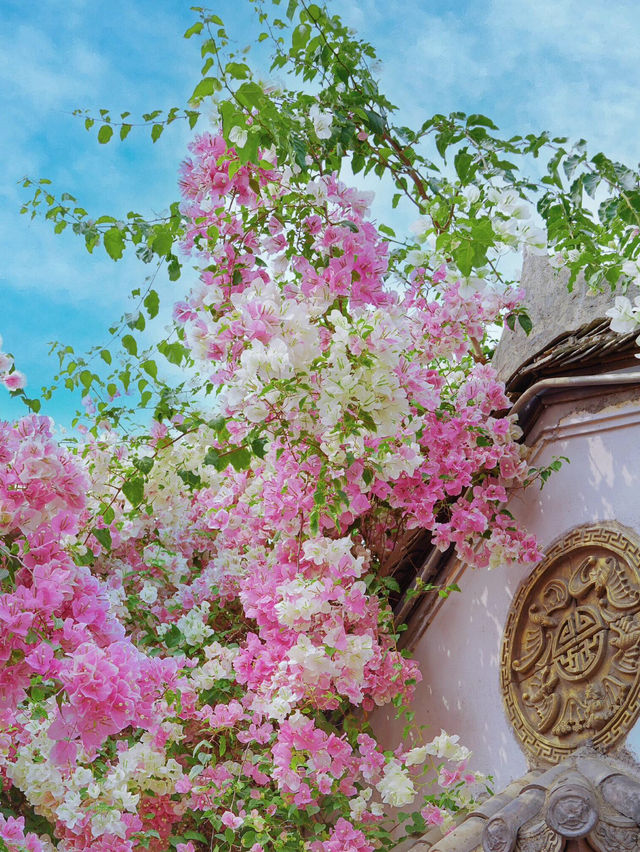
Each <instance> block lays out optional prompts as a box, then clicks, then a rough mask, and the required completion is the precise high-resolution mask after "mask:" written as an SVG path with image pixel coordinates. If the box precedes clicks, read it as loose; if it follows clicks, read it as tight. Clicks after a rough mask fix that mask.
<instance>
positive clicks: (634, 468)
mask: <svg viewBox="0 0 640 852" xmlns="http://www.w3.org/2000/svg"><path fill="white" fill-rule="evenodd" d="M613 399H614V398H613V397H612V398H610V403H611V400H613ZM603 402H604V401H600V402H599V403H597V404H594V400H593V399H591V400H589V401H588V402H585V403H582V404H581V403H579V402H573V403H566V404H564V405H554V406H552V407H550V408H548V409H547V410H546V411H545V413H544V414H543V416H542V417H541V418H540V420H539V421H538V422H537V424H536V426H535V427H534V430H533V431H532V433H531V434H530V436H529V438H528V441H527V444H528V445H529V446H530V447H531V449H532V454H531V462H532V464H534V465H536V466H540V465H545V464H548V463H549V462H551V460H552V458H553V457H554V456H567V457H568V458H569V459H570V463H569V464H565V465H563V467H562V469H561V470H560V471H559V472H557V473H555V474H553V475H552V476H551V478H550V479H549V480H548V482H547V483H546V485H545V487H544V489H543V490H542V491H540V490H539V489H538V488H537V486H533V487H531V488H529V489H527V490H526V491H523V492H521V493H520V494H518V495H515V496H514V497H513V499H512V500H511V503H510V509H511V511H512V512H513V513H514V515H515V516H516V518H517V519H518V521H519V522H520V523H522V524H524V525H525V526H526V527H527V528H528V529H529V530H530V531H531V532H532V533H534V534H535V535H536V536H537V538H538V541H539V542H540V543H541V545H542V546H543V548H545V547H547V546H548V545H549V544H551V542H553V541H554V540H555V539H556V538H558V537H559V536H561V535H564V534H565V533H566V532H568V531H569V530H570V529H572V528H573V527H575V526H579V525H580V524H585V523H593V522H597V521H608V520H615V521H618V522H619V523H621V524H624V525H626V526H628V527H631V528H632V529H635V530H637V531H638V532H639V533H640V399H638V400H627V401H626V402H622V403H618V404H612V403H611V404H609V405H607V406H606V407H604V408H601V410H599V411H597V410H596V411H594V410H593V409H594V408H595V409H597V408H598V407H599V406H601V405H602V404H603ZM585 408H586V409H587V410H585ZM529 570H530V569H529V567H527V566H510V567H506V566H503V567H501V568H499V569H496V570H494V571H492V572H488V571H471V570H467V571H465V572H464V573H463V575H462V577H461V579H460V580H459V585H460V587H461V589H462V591H461V592H460V593H459V594H454V595H452V596H451V597H450V598H449V599H448V600H447V601H445V603H444V604H443V606H442V607H441V608H440V610H439V611H438V612H437V614H436V616H435V618H434V620H433V622H432V623H431V624H430V626H429V628H428V629H427V631H426V632H425V633H424V634H423V635H422V637H421V638H420V640H419V642H418V644H417V646H416V648H415V650H414V656H415V657H416V658H417V659H418V660H419V662H420V666H421V670H422V673H423V677H424V680H423V682H422V683H420V684H419V685H418V686H417V688H416V696H415V699H414V703H413V708H412V709H414V710H415V711H416V717H417V720H418V721H419V722H423V723H427V724H428V725H429V730H428V731H427V734H426V736H427V737H428V738H431V737H432V736H435V735H436V734H438V733H439V732H440V729H441V728H444V729H445V730H446V731H447V732H449V733H458V734H460V738H461V742H463V743H464V744H465V745H467V746H468V747H469V748H471V749H472V750H473V753H474V755H473V758H472V761H471V762H472V765H473V768H475V769H478V770H481V771H484V772H487V773H491V774H493V776H494V778H495V786H496V789H501V788H502V787H504V786H505V785H506V784H507V783H508V782H509V781H511V780H513V779H514V778H517V777H519V776H520V775H522V774H523V773H524V772H526V770H527V764H526V760H525V757H524V755H523V753H522V751H521V750H520V748H519V746H518V744H517V740H516V739H515V737H514V735H513V733H512V731H511V728H510V725H509V723H508V721H507V719H506V716H505V713H504V711H503V708H502V700H501V695H500V688H499V655H500V645H501V641H502V632H503V626H504V623H505V621H506V617H507V613H508V610H509V605H510V603H511V600H512V598H513V595H514V594H515V592H516V590H517V588H518V586H519V585H520V583H521V582H522V580H523V579H524V578H525V577H526V575H527V574H528V572H529ZM374 726H375V727H376V729H377V731H378V732H379V733H381V734H382V735H383V737H384V740H385V743H386V744H388V745H389V746H392V745H394V744H395V743H396V742H397V738H398V737H399V734H400V730H401V727H402V723H400V722H397V721H394V719H393V712H391V713H389V712H386V711H379V712H378V714H377V715H376V716H375V719H374ZM629 744H630V745H632V746H633V745H634V744H635V746H636V747H637V750H638V753H639V754H640V726H637V728H636V731H635V732H634V734H633V735H632V736H631V737H630V742H629Z"/></svg>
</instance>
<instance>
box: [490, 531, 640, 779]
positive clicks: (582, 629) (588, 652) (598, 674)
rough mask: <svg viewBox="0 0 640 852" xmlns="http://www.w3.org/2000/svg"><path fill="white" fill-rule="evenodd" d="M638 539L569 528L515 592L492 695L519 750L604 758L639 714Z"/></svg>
mask: <svg viewBox="0 0 640 852" xmlns="http://www.w3.org/2000/svg"><path fill="white" fill-rule="evenodd" d="M639 568H640V539H639V538H638V537H637V536H636V535H635V533H634V532H633V531H631V530H629V529H626V528H625V527H622V526H621V525H619V524H616V523H606V524H598V525H588V526H582V527H577V528H576V529H574V530H573V531H572V532H571V533H569V534H568V535H566V536H564V537H563V538H562V539H560V540H559V541H557V542H556V543H555V544H554V545H553V546H552V547H551V548H550V550H549V551H548V553H547V555H546V557H545V558H544V560H543V561H542V562H541V563H540V564H539V565H538V566H537V567H536V568H535V569H534V571H533V572H532V574H531V575H530V576H529V578H528V579H527V580H526V582H525V583H524V584H523V586H522V587H521V588H520V590H519V591H518V593H517V594H516V596H515V599H514V601H513V603H512V606H511V609H510V612H509V616H508V619H507V625H506V629H505V635H504V641H503V647H502V658H501V671H500V678H501V685H502V694H503V697H504V701H505V706H506V710H507V714H508V716H509V719H510V721H511V723H512V725H513V728H514V731H515V733H516V735H517V736H518V738H519V739H520V741H521V743H522V745H523V746H524V748H525V750H526V751H527V752H528V753H529V754H530V755H531V756H532V757H534V758H538V759H539V760H540V761H542V762H545V763H551V764H554V763H558V762H559V761H561V760H562V759H564V758H565V757H566V756H567V755H568V754H570V753H571V752H572V751H574V750H575V749H576V748H579V747H580V746H582V745H584V744H585V743H586V742H588V741H591V742H592V743H593V744H594V745H595V746H596V747H597V748H598V749H600V750H605V751H606V750H607V749H609V748H611V747H612V746H613V745H614V744H615V743H617V742H618V741H619V740H621V739H622V738H623V737H625V736H626V735H627V733H628V732H629V731H630V729H631V728H632V727H633V724H634V723H635V721H636V719H637V717H638V715H640V701H639V693H640V573H639Z"/></svg>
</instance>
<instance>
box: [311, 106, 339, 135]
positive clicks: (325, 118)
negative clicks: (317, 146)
mask: <svg viewBox="0 0 640 852" xmlns="http://www.w3.org/2000/svg"><path fill="white" fill-rule="evenodd" d="M309 118H310V119H311V122H312V124H313V129H314V130H315V132H316V136H317V137H318V139H329V138H330V136H331V127H332V125H333V116H332V115H331V113H330V112H327V111H325V110H321V109H320V107H319V106H318V105H317V104H314V105H313V106H312V107H311V109H310V110H309Z"/></svg>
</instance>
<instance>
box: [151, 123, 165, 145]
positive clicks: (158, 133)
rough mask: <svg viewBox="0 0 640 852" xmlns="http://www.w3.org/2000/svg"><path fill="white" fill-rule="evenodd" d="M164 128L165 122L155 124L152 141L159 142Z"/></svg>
mask: <svg viewBox="0 0 640 852" xmlns="http://www.w3.org/2000/svg"><path fill="white" fill-rule="evenodd" d="M163 130H164V124H154V125H153V127H152V128H151V141H152V142H157V141H158V139H159V138H160V137H161V136H162V131H163Z"/></svg>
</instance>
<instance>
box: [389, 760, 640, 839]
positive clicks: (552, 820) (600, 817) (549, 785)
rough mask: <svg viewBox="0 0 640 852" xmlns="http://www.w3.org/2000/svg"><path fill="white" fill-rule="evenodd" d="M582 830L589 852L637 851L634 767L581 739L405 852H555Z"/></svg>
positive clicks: (638, 786)
mask: <svg viewBox="0 0 640 852" xmlns="http://www.w3.org/2000/svg"><path fill="white" fill-rule="evenodd" d="M583 837H584V838H586V839H587V840H588V841H589V843H590V845H591V847H592V848H593V849H594V850H596V852H616V850H621V852H636V851H637V852H640V767H638V766H637V765H636V766H634V765H632V764H631V763H630V762H629V761H626V762H624V761H623V760H620V759H619V758H615V757H613V756H612V755H603V754H602V753H600V752H598V751H596V750H595V749H593V748H591V747H589V746H585V747H583V748H581V749H579V750H577V751H576V752H574V753H573V754H572V755H571V756H569V757H567V758H565V760H563V761H562V762H561V763H559V764H557V765H555V766H552V767H550V768H548V769H544V770H541V769H537V770H533V771H532V772H529V773H527V775H525V776H523V777H522V778H520V779H518V780H517V781H514V782H512V783H511V784H510V785H509V786H508V787H507V788H506V789H505V790H503V791H502V792H501V793H499V794H498V795H496V796H492V797H491V798H489V799H487V800H486V801H485V802H484V803H483V804H482V805H481V806H480V807H479V808H478V809H477V810H475V811H473V812H472V813H470V814H468V815H467V816H466V817H465V818H464V819H463V821H462V822H461V823H460V824H459V825H458V826H457V827H456V828H455V829H454V830H453V831H452V832H450V833H449V834H448V835H447V836H446V837H444V838H442V839H440V840H438V841H434V839H433V835H432V832H429V833H428V834H427V835H425V836H424V837H423V838H420V840H417V841H416V842H415V843H414V844H413V846H411V847H410V849H409V850H408V852H427V850H428V852H560V850H562V849H564V848H565V843H566V842H568V841H570V840H571V839H577V838H583ZM406 848H407V847H406V846H405V849H406ZM576 848H577V847H576ZM580 848H582V847H580Z"/></svg>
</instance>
